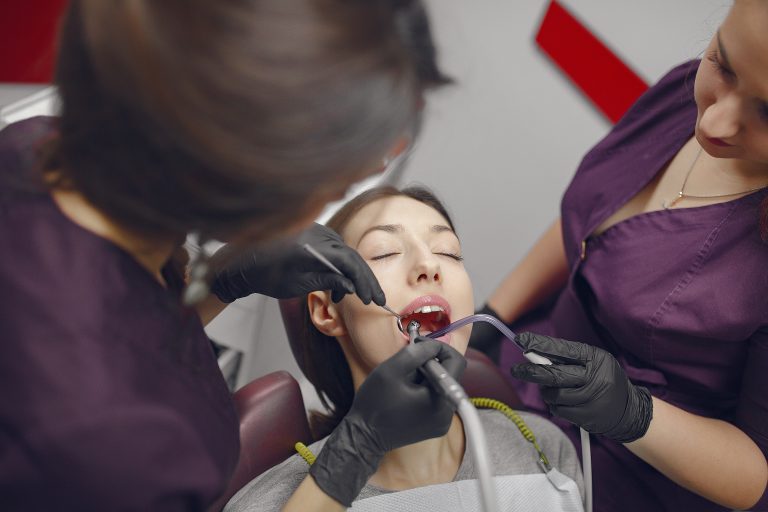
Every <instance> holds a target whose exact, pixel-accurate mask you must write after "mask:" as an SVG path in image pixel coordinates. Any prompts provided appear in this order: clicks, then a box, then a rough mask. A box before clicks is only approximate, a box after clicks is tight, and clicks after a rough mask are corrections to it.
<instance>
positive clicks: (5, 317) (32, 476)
mask: <svg viewBox="0 0 768 512" xmlns="http://www.w3.org/2000/svg"><path fill="white" fill-rule="evenodd" d="M445 82H446V79H445V78H444V77H443V76H442V75H441V73H440V72H439V70H438V69H437V67H436V64H435V50H434V47H433V45H432V41H431V35H430V32H429V25H428V23H427V19H426V15H425V12H424V9H423V7H422V5H421V3H420V2H418V1H405V2H403V1H394V0H393V1H387V0H379V1H366V2H349V1H344V0H327V1H324V2H317V1H312V0H291V1H286V0H259V1H250V2H240V1H235V0H220V1H216V2H211V1H209V0H184V1H174V0H169V1H163V2H154V1H149V0H147V1H141V0H136V1H132V2H108V1H104V0H73V1H72V2H70V7H69V9H68V12H67V13H66V15H65V19H64V22H63V25H62V30H61V36H60V48H59V57H58V63H57V72H56V84H57V86H58V92H59V95H60V98H61V116H60V117H58V118H33V119H30V120H26V121H22V122H19V123H16V124H13V125H10V126H8V127H6V128H5V129H3V130H2V131H0V248H2V250H0V328H1V329H2V330H1V331H0V390H2V391H0V510H25V511H38V510H40V511H50V510H65V511H69V510H72V511H80V512H82V511H91V510H98V511H102V510H113V511H120V510H126V511H127V510H153V511H181V510H184V511H197V510H206V508H207V507H208V505H210V504H211V503H212V502H213V500H215V499H216V498H217V497H218V496H219V494H220V493H221V492H222V491H223V490H224V487H225V485H226V483H227V480H228V478H229V476H230V473H231V471H232V470H233V468H234V466H235V463H236V461H237V456H238V445H239V440H238V419H237V417H236V414H235V410H234V407H233V404H232V401H231V397H230V394H229V391H228V389H227V387H226V385H225V382H224V380H223V378H222V376H221V373H220V371H219V368H218V365H217V363H216V359H215V357H214V354H213V351H212V349H211V346H210V342H209V340H208V339H207V338H206V336H205V333H204V331H203V323H204V321H206V320H208V319H210V318H212V317H214V316H215V314H216V313H217V312H218V311H220V310H221V309H222V308H223V307H224V305H225V302H229V301H232V300H235V299H237V298H239V297H243V296H245V295H248V294H250V293H254V292H259V293H264V294H267V295H271V296H273V297H290V296H296V295H300V294H306V293H308V292H310V291H313V290H319V289H322V290H325V289H331V290H333V291H334V298H335V299H336V300H340V299H341V298H342V297H343V296H344V295H345V294H348V293H355V294H357V295H358V296H359V297H360V299H361V300H362V301H363V302H364V303H370V302H371V301H374V302H376V303H377V304H383V303H384V301H385V297H384V294H383V292H382V290H381V288H380V287H379V285H378V282H377V281H376V279H375V277H374V275H373V274H372V273H371V271H370V269H369V268H368V266H367V265H366V264H365V263H364V262H363V261H362V259H361V258H360V257H359V256H358V255H357V253H355V252H354V251H353V250H352V249H350V248H349V247H347V246H346V245H345V244H344V243H343V241H342V240H341V238H339V236H338V235H337V234H336V233H334V232H333V231H331V230H328V229H325V228H323V227H321V226H318V225H314V226H313V225H312V222H311V220H312V219H313V218H314V217H315V216H316V215H317V214H318V213H319V211H320V209H321V208H322V207H323V206H324V205H325V204H326V203H327V202H328V201H330V200H334V199H337V198H338V197H340V196H342V195H343V194H344V191H345V190H346V188H347V187H348V186H349V185H350V184H351V183H353V182H355V181H358V180H359V179H361V178H363V177H365V176H367V175H369V174H371V173H373V172H375V171H376V170H377V169H379V168H380V163H381V161H382V160H383V159H384V158H385V157H387V154H388V152H389V149H390V148H391V147H394V146H396V145H397V144H398V142H399V141H400V140H401V138H402V137H403V135H404V134H405V133H407V132H408V131H409V129H410V127H411V126H412V125H413V123H414V121H415V119H416V116H417V114H416V112H417V109H418V108H419V106H420V105H421V104H422V101H423V99H422V98H423V95H424V93H425V92H426V90H427V89H429V88H431V87H434V86H438V85H441V84H443V83H445ZM307 228H309V229H307ZM190 232H196V233H199V234H200V235H201V236H202V237H203V238H204V239H205V238H210V239H219V240H225V241H228V242H229V245H228V246H227V248H226V250H224V251H223V252H221V253H217V256H215V257H214V261H212V262H210V263H209V265H210V266H211V267H212V269H213V272H212V275H211V277H210V281H211V285H212V286H211V288H212V290H213V292H214V293H215V296H211V297H208V298H206V299H205V300H204V301H203V302H202V303H201V304H200V307H199V311H195V310H194V309H191V308H189V307H186V306H184V305H183V303H182V301H181V293H182V290H183V288H184V286H185V282H184V278H183V276H184V270H185V269H184V265H185V254H184V253H183V251H182V249H181V244H182V242H183V241H184V239H185V236H186V234H187V233H190ZM296 237H298V240H299V241H300V242H310V243H311V244H312V245H313V246H314V247H315V248H316V249H318V250H319V251H320V252H321V253H323V254H324V255H325V256H326V257H327V258H328V259H330V260H331V261H332V262H333V263H334V265H336V266H337V267H339V268H340V269H341V270H342V271H343V272H344V274H345V275H346V276H347V277H348V279H347V278H343V277H342V278H340V277H338V276H336V275H335V274H329V273H327V272H326V271H325V269H324V267H322V266H319V264H317V263H316V262H315V260H314V259H313V258H310V257H309V256H308V255H306V254H305V253H304V252H302V251H300V250H299V249H298V245H297V244H296V243H295V242H296ZM276 239H281V241H280V243H271V242H272V241H274V240H276ZM197 268H198V269H199V268H200V267H197ZM449 350H450V349H449V348H448V347H446V346H444V345H443V344H440V343H437V342H424V343H420V344H419V345H418V346H413V347H408V348H406V349H404V350H403V351H401V352H399V353H397V354H396V355H395V356H393V357H392V358H390V359H389V360H387V361H386V362H385V363H383V364H382V365H381V367H380V368H379V369H377V370H376V371H375V372H373V373H372V374H371V376H370V380H371V381H372V382H373V383H371V382H369V381H366V382H364V383H363V384H362V385H361V387H360V392H359V393H358V395H357V396H356V397H355V403H354V404H353V406H352V408H351V411H350V419H349V421H348V422H347V424H348V425H350V428H351V429H353V430H354V431H355V432H356V433H358V434H359V435H358V436H356V437H355V438H354V443H351V442H350V443H347V442H345V440H340V441H337V442H336V443H334V444H332V445H331V447H330V448H331V449H330V451H329V453H336V454H337V455H338V456H337V457H335V458H334V459H333V460H332V462H333V463H332V464H328V465H326V466H325V467H322V466H323V464H322V462H321V465H320V466H321V467H318V469H317V471H316V474H315V476H314V479H312V480H311V482H310V483H309V484H308V485H307V486H306V487H305V488H303V490H302V491H303V492H305V493H307V495H308V496H310V497H311V498H312V502H313V503H315V504H316V505H317V506H318V507H321V508H325V509H334V508H338V509H340V508H341V507H342V506H341V505H340V503H339V502H340V501H341V499H340V498H339V496H342V495H348V494H350V493H356V492H359V489H360V487H362V485H363V484H364V482H365V481H366V480H367V477H368V476H369V475H370V474H371V473H372V472H373V471H374V470H375V468H371V467H370V466H371V463H370V458H369V456H370V455H371V454H372V453H376V452H377V451H379V450H383V449H392V448H394V447H399V446H402V445H405V444H410V443H414V442H417V441H421V440H423V439H427V438H430V437H437V436H440V435H443V434H444V433H445V432H446V431H447V429H448V427H449V423H450V422H449V421H447V420H443V419H444V418H446V417H449V416H450V411H446V408H448V406H447V405H446V404H444V403H443V402H442V401H436V400H434V397H433V394H432V393H431V391H430V390H429V389H427V388H426V387H425V386H423V385H417V384H414V382H413V379H409V378H407V377H408V376H410V375H412V374H413V373H415V372H416V370H417V368H418V367H420V366H421V365H422V364H423V363H424V362H425V361H427V360H429V359H431V358H434V357H437V358H438V359H441V360H442V359H445V358H451V357H454V356H455V354H453V353H451V352H449ZM382 396H384V397H386V400H387V402H388V404H389V405H390V407H391V408H392V410H393V411H400V412H399V413H397V417H398V418H400V421H401V425H399V427H400V428H399V429H391V428H388V427H389V425H388V424H386V423H384V424H382V421H381V419H380V418H378V417H377V416H376V414H375V413H376V409H377V408H376V404H378V402H379V400H380V398H381V397H382ZM437 402H439V403H437ZM326 449H328V448H326Z"/></svg>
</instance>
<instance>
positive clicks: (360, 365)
mask: <svg viewBox="0 0 768 512" xmlns="http://www.w3.org/2000/svg"><path fill="white" fill-rule="evenodd" d="M328 226H330V227H332V228H333V229H335V230H336V231H337V232H339V233H340V234H341V236H342V237H343V238H344V240H345V242H346V243H347V244H348V245H350V246H351V247H353V248H355V249H356V250H357V251H358V252H359V253H360V255H361V256H362V257H363V259H365V260H366V261H367V262H368V264H369V265H370V266H371V268H372V269H373V272H374V273H375V275H376V277H377V278H378V280H379V283H380V284H381V286H382V288H383V290H384V292H385V293H386V296H387V304H388V305H389V306H390V307H392V308H393V309H395V310H396V311H399V312H400V313H401V314H402V315H404V318H403V324H404V325H407V324H408V321H409V320H410V319H411V318H415V319H417V320H418V321H419V322H420V324H421V326H422V327H421V333H422V334H426V333H429V332H432V331H435V330H437V329H439V328H442V327H444V326H446V325H448V324H449V323H450V322H452V321H454V320H457V319H460V318H463V317H466V316H468V315H471V314H473V312H474V301H473V297H472V284H471V282H470V279H469V276H468V275H467V272H466V270H465V268H464V264H463V262H462V256H461V245H460V243H459V239H458V237H457V235H456V232H455V230H454V226H453V223H452V221H451V219H450V217H449V216H448V214H447V212H446V211H445V208H444V207H443V205H442V204H441V203H440V202H439V201H438V200H437V199H436V198H435V197H434V195H433V194H432V193H430V192H429V191H427V190H426V189H423V188H420V187H411V188H407V189H404V190H402V191H400V190H397V189H395V188H391V187H379V188H376V189H372V190H369V191H367V192H365V193H363V194H362V195H360V196H358V197H356V198H355V199H353V200H352V201H350V202H349V203H348V204H347V205H345V206H344V207H343V208H342V209H341V210H339V212H338V213H336V215H335V216H334V217H333V218H332V219H331V220H330V221H329V223H328ZM304 327H305V331H306V333H307V335H306V336H305V337H304V339H302V343H303V353H304V354H303V356H304V357H303V361H302V363H303V367H304V369H305V373H306V376H307V378H308V379H309V380H310V382H312V384H313V385H314V386H315V388H316V389H317V392H318V394H319V396H320V398H321V400H322V401H323V403H324V405H326V406H327V408H328V412H327V413H322V414H321V413H314V415H313V418H312V421H311V423H312V427H313V430H314V432H313V433H314V434H315V438H320V437H323V436H324V435H327V434H329V433H330V432H331V431H332V430H333V428H334V427H335V426H336V425H337V424H338V422H339V421H340V420H341V418H343V416H344V415H345V414H346V412H347V411H348V409H349V407H350V405H351V403H352V399H353V396H354V393H355V390H356V389H357V388H358V387H359V386H360V384H361V383H362V382H363V380H365V378H366V377H367V376H368V374H369V373H370V372H371V371H372V370H373V369H374V368H375V367H376V366H377V365H378V364H379V363H381V362H383V361H384V360H386V359H388V358H389V357H390V356H392V355H393V354H395V353H396V352H397V351H398V350H399V349H401V348H402V347H403V346H404V345H405V344H407V343H408V339H407V337H406V336H405V335H403V334H402V333H401V332H400V331H399V330H398V328H397V326H396V320H395V318H394V317H393V316H391V315H389V314H387V312H386V311H384V310H383V309H382V308H380V307H378V306H376V305H374V304H369V305H364V304H363V303H362V302H361V301H360V300H359V299H358V298H357V297H356V296H354V295H347V296H345V297H344V298H343V299H342V300H341V301H340V302H338V303H335V302H334V301H333V300H332V298H331V296H330V294H329V293H328V292H312V293H311V294H309V295H308V297H307V309H306V315H305V326H304ZM470 332H471V325H468V326H466V327H463V328H461V329H457V330H455V331H453V332H451V333H449V334H447V335H446V336H444V337H443V338H440V340H441V341H443V342H444V343H448V344H450V345H451V346H452V347H453V348H454V349H456V350H457V351H459V352H460V353H462V354H463V353H464V352H465V351H466V348H467V343H468V340H469V335H470ZM384 406H385V404H382V407H384ZM480 418H481V421H482V423H483V428H484V429H485V432H486V436H487V438H488V446H489V451H490V455H491V462H492V466H493V472H494V475H496V476H495V483H496V488H497V494H498V498H499V501H500V504H501V505H502V508H501V509H502V510H524V511H529V510H542V511H543V510H568V511H570V510H574V511H580V510H583V508H582V497H583V496H584V490H583V482H582V475H581V469H580V466H579V461H578V459H577V456H576V451H575V449H574V447H573V445H572V444H571V443H570V441H569V440H568V439H567V438H566V437H565V435H564V434H563V433H562V432H561V431H560V429H559V428H557V427H556V426H555V425H553V424H552V423H550V422H549V421H547V420H545V419H543V418H541V417H538V416H535V415H532V414H528V413H524V412H520V413H514V412H510V411H507V414H505V413H503V412H501V411H499V410H496V409H483V410H480ZM513 418H515V419H517V420H522V422H520V421H517V422H516V421H514V420H513ZM527 429H530V431H531V432H532V433H533V435H534V436H535V443H534V442H532V441H531V438H530V436H529V438H528V439H526V436H524V435H523V432H524V431H527ZM467 442H468V440H467V438H466V437H465V432H464V429H463V426H462V422H461V420H460V419H459V417H458V415H454V417H453V421H452V423H451V426H450V428H449V430H448V433H447V434H446V435H444V436H443V437H439V438H435V439H430V440H427V441H423V442H420V443H416V444H412V445H408V446H404V447H402V448H399V449H396V450H393V451H391V452H388V453H387V454H386V455H385V456H384V458H383V459H382V462H381V465H380V466H379V468H378V471H377V472H376V473H375V474H374V475H373V476H372V477H371V478H370V480H369V481H368V483H367V485H366V486H365V487H364V488H363V490H362V491H361V492H360V494H359V495H358V497H357V499H356V501H355V502H354V503H353V506H352V508H351V510H361V511H362V510H407V511H416V512H417V511H421V510H425V511H426V510H430V511H431V510H455V511H474V510H481V509H480V499H479V495H478V493H477V482H476V481H475V480H474V479H476V478H477V475H476V471H475V467H474V465H473V461H472V457H471V456H470V454H469V450H468V447H467ZM323 444H324V439H321V440H320V441H318V442H316V443H314V444H312V445H311V446H309V450H308V452H311V453H314V454H315V455H316V454H318V453H319V452H320V451H321V450H322V448H323ZM542 458H544V460H546V461H547V462H546V463H542ZM311 460H312V457H311V456H308V455H307V453H306V452H305V456H302V455H299V454H297V455H294V456H292V457H291V458H289V459H288V460H286V461H285V462H283V463H282V464H280V465H278V466H275V467H273V468H272V469H270V470H269V471H267V472H265V473H264V474H262V475H260V476H259V477H257V478H255V479H254V480H253V481H251V482H250V483H249V484H248V485H246V486H245V487H244V488H243V489H242V490H240V492H238V493H237V494H236V495H235V496H234V497H233V498H232V499H231V500H230V502H229V503H228V505H227V507H226V508H225V511H227V512H243V511H277V510H280V508H281V507H282V506H283V505H284V504H285V503H286V501H288V499H289V498H290V496H291V495H292V494H293V492H294V491H295V490H296V488H297V487H298V486H299V484H300V483H301V482H302V480H303V479H304V478H305V477H306V476H307V474H308V471H309V462H308V461H311Z"/></svg>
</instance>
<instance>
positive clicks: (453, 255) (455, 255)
mask: <svg viewBox="0 0 768 512" xmlns="http://www.w3.org/2000/svg"><path fill="white" fill-rule="evenodd" d="M435 254H437V255H439V256H447V257H449V258H451V259H454V260H456V261H464V256H462V255H461V254H458V253H454V252H436V253H435Z"/></svg>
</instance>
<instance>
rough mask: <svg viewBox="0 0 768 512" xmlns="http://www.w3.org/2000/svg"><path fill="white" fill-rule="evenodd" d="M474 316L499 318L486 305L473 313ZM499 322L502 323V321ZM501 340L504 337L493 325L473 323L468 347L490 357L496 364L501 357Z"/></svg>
mask: <svg viewBox="0 0 768 512" xmlns="http://www.w3.org/2000/svg"><path fill="white" fill-rule="evenodd" d="M475 314H478V315H491V316H493V317H496V318H499V314H498V313H497V312H496V311H494V310H493V309H492V308H491V307H490V306H489V305H488V304H484V305H483V307H482V308H481V309H479V310H478V311H475ZM499 320H501V318H499ZM501 321H502V322H503V320H501ZM503 339H504V335H503V334H501V333H500V332H499V330H498V329H497V328H496V327H494V326H493V325H491V324H489V323H488V322H475V323H474V324H472V335H471V336H470V338H469V346H470V347H471V348H474V349H475V350H479V351H480V352H482V353H483V354H485V355H487V356H488V357H490V358H491V360H492V361H493V362H495V363H496V364H498V363H499V357H500V355H501V341H502V340H503Z"/></svg>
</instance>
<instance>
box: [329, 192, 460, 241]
mask: <svg viewBox="0 0 768 512" xmlns="http://www.w3.org/2000/svg"><path fill="white" fill-rule="evenodd" d="M390 224H392V225H402V226H403V228H404V229H405V230H407V231H410V230H413V231H420V230H425V231H427V230H428V229H429V228H430V227H431V226H434V225H444V226H448V221H447V220H446V219H445V217H443V216H442V215H441V214H440V213H439V212H438V211H437V210H435V209H434V208H432V207H431V206H428V205H426V204H424V203H422V202H421V201H417V200H415V199H411V198H410V197H405V196H397V197H385V198H382V199H377V200H376V201H374V202H372V203H370V204H368V205H365V206H364V207H363V208H361V209H360V210H359V211H358V212H357V213H356V214H355V215H354V216H353V217H352V219H351V220H350V221H349V222H348V223H347V226H346V227H345V228H344V229H343V230H342V232H341V235H342V237H343V238H344V241H346V242H347V243H348V244H350V245H352V246H353V247H354V246H356V245H357V243H358V242H359V241H360V238H361V237H362V236H363V234H364V233H365V232H366V230H368V229H369V228H371V227H373V226H381V225H390Z"/></svg>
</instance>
